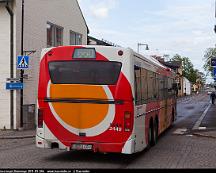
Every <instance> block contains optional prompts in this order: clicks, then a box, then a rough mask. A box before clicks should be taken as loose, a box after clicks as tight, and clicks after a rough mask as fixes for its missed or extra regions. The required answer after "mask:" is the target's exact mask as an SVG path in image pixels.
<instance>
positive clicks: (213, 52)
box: [203, 48, 216, 77]
mask: <svg viewBox="0 0 216 173" xmlns="http://www.w3.org/2000/svg"><path fill="white" fill-rule="evenodd" d="M214 57H216V48H208V49H207V50H206V51H205V55H204V60H205V64H204V66H203V68H204V69H205V71H206V72H207V75H208V74H210V75H211V76H212V77H213V76H214V74H213V67H212V66H211V58H214Z"/></svg>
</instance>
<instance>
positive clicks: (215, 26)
mask: <svg viewBox="0 0 216 173" xmlns="http://www.w3.org/2000/svg"><path fill="white" fill-rule="evenodd" d="M214 32H215V33H216V0H215V25H214Z"/></svg>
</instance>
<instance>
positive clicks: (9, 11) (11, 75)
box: [5, 1, 14, 129]
mask: <svg viewBox="0 0 216 173" xmlns="http://www.w3.org/2000/svg"><path fill="white" fill-rule="evenodd" d="M5 8H6V9H7V11H8V13H9V15H10V78H13V77H14V68H13V64H14V13H13V10H12V9H11V8H10V7H9V2H8V1H7V2H6V5H5ZM13 101H14V91H13V90H11V91H10V124H11V126H10V128H11V129H13V128H14V112H13V111H14V103H13Z"/></svg>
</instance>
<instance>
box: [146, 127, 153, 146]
mask: <svg viewBox="0 0 216 173" xmlns="http://www.w3.org/2000/svg"><path fill="white" fill-rule="evenodd" d="M151 143H152V126H151V125H149V129H148V145H147V149H149V148H150V147H151Z"/></svg>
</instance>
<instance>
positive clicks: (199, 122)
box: [193, 104, 211, 130]
mask: <svg viewBox="0 0 216 173" xmlns="http://www.w3.org/2000/svg"><path fill="white" fill-rule="evenodd" d="M210 107H211V104H209V106H208V107H207V108H206V110H205V111H204V112H203V114H202V116H201V117H200V118H199V120H198V121H197V122H196V124H195V125H194V127H193V130H198V129H199V126H200V124H201V123H202V120H203V119H204V118H205V116H206V114H207V112H208V110H209V109H210Z"/></svg>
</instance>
